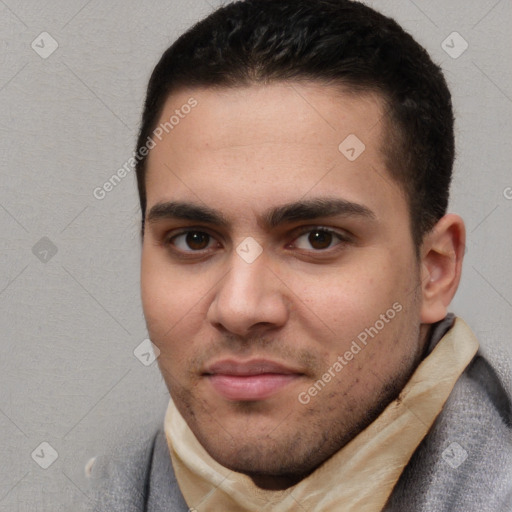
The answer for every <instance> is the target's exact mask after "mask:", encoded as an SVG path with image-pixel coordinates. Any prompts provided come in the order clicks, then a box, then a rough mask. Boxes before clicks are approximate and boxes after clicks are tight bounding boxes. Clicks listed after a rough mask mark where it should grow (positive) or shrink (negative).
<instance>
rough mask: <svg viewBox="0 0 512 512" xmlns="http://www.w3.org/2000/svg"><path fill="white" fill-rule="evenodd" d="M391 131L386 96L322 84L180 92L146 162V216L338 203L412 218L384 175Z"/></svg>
mask: <svg viewBox="0 0 512 512" xmlns="http://www.w3.org/2000/svg"><path fill="white" fill-rule="evenodd" d="M191 104H193V105H195V106H194V107H193V108H189V107H188V106H187V105H191ZM384 124H385V123H384V102H383V100H382V98H381V97H380V96H379V95H377V94H372V93H364V94H355V93H352V92H348V91H344V90H341V89H340V88H335V87H333V86H326V85H321V84H316V83H315V84H312V83H308V84H305V83H276V84H266V85H251V86H247V87H237V88H196V89H190V90H181V91H178V92H176V93H173V94H172V95H171V96H170V97H169V98H168V99H167V102H166V103H165V106H164V108H163V111H162V114H161V116H160V119H159V123H158V125H157V127H156V129H159V130H160V131H159V132H158V134H159V137H156V138H155V137H153V138H154V142H155V143H156V145H155V147H154V148H153V149H152V150H151V151H150V154H149V156H148V162H147V176H146V189H147V198H148V207H150V206H151V205H152V204H156V203H158V202H162V201H166V200H167V201H168V200H170V199H179V200H192V199H193V200H196V201H197V200H200V201H201V202H206V203H217V206H220V205H222V207H223V208H225V209H229V207H230V206H231V205H233V206H235V205H236V204H241V203H243V202H245V204H246V205H247V204H249V205H251V207H254V208H257V207H258V206H261V208H267V207H270V206H273V205H275V203H277V202H291V201H296V200H297V199H299V198H301V197H305V196H307V195H314V196H319V195H320V196H321V195H329V196H332V195H333V194H334V195H340V196H341V197H343V198H344V199H346V200H349V201H354V202H360V203H361V202H362V203H364V202H370V203H372V205H373V208H372V209H376V210H377V212H379V211H381V213H382V214H385V213H386V212H389V210H393V209H394V210H397V209H401V212H402V213H404V212H405V201H404V198H403V196H402V193H401V189H400V188H399V186H398V184H397V183H396V182H395V181H393V180H392V178H391V177H390V176H389V173H388V171H387V169H386V166H385V158H384V153H383V136H382V135H383V130H384ZM153 133H155V132H153ZM170 196H172V197H170Z"/></svg>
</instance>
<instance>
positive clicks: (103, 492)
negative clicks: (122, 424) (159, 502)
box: [86, 424, 159, 512]
mask: <svg viewBox="0 0 512 512" xmlns="http://www.w3.org/2000/svg"><path fill="white" fill-rule="evenodd" d="M158 432H159V429H158V426H157V425H156V424H154V425H152V426H151V428H149V429H142V428H139V429H138V430H136V431H134V432H132V433H131V434H129V435H128V436H126V437H123V439H122V440H120V441H118V442H116V443H115V444H113V445H110V446H108V447H107V448H106V449H105V451H104V452H103V453H101V454H98V455H97V456H96V457H95V458H94V459H92V460H91V461H90V462H89V463H88V468H87V470H86V471H87V473H88V476H89V492H88V494H89V495H90V497H91V503H90V506H91V507H90V509H89V510H90V512H100V511H101V512H102V511H106V510H108V511H110V512H116V511H123V512H136V511H137V512H138V511H141V510H145V503H146V500H147V492H148V485H149V476H150V467H151V462H152V459H153V451H154V446H155V442H156V439H157V435H158Z"/></svg>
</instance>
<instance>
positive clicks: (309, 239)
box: [294, 227, 349, 251]
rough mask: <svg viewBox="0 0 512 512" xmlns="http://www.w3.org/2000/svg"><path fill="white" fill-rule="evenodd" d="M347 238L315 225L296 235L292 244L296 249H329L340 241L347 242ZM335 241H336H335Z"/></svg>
mask: <svg viewBox="0 0 512 512" xmlns="http://www.w3.org/2000/svg"><path fill="white" fill-rule="evenodd" d="M348 241H349V240H348V238H347V237H345V236H343V235H342V234H341V233H338V232H337V231H333V230H332V229H328V228H324V227H317V228H314V229H311V228H310V229H308V230H307V231H305V232H304V233H303V234H302V235H300V236H299V237H297V238H296V239H295V242H294V246H295V247H297V248H298V249H306V250H310V249H313V250H315V251H324V250H326V249H330V248H331V247H334V246H336V245H339V244H340V243H341V242H348ZM336 242H337V243H336Z"/></svg>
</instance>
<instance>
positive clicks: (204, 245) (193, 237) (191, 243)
mask: <svg viewBox="0 0 512 512" xmlns="http://www.w3.org/2000/svg"><path fill="white" fill-rule="evenodd" d="M212 243H213V245H211V244H212ZM166 244H170V245H173V246H174V247H176V249H178V250H179V251H182V252H199V251H204V250H205V249H210V248H211V247H213V246H214V244H215V239H214V238H213V237H212V236H211V235H209V234H208V233H205V232H204V231H183V232H182V233H178V234H177V235H174V236H172V237H169V238H168V239H167V241H166Z"/></svg>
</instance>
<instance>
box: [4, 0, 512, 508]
mask: <svg viewBox="0 0 512 512" xmlns="http://www.w3.org/2000/svg"><path fill="white" fill-rule="evenodd" d="M368 3H369V4H370V5H372V6H373V7H375V8H377V9H380V10H382V11H383V12H385V13H386V14H388V15H390V16H392V17H395V18H396V19H397V20H398V21H399V22H400V23H401V24H402V25H403V26H404V27H405V28H406V29H407V30H408V31H410V32H411V33H412V34H413V35H414V36H415V37H416V38H417V40H418V41H419V42H420V43H422V44H423V45H424V46H425V47H426V48H427V49H428V50H429V52H430V53H431V55H432V57H433V59H434V60H435V61H436V62H438V63H439V64H440V65H441V66H442V67H443V69H444V71H445V73H446V77H447V80H448V82H449V84H450V86H451V89H452V93H453V100H454V105H455V111H456V117H457V127H456V133H457V148H458V149H457V152H458V157H457V162H456V169H455V178H454V183H453V189H452V196H451V205H450V210H451V211H453V212H457V213H459V214H460V215H462V217H463V218H464V219H465V221H466V226H467V233H468V242H467V254H466V260H465V266H464V272H463V279H462V283H461V286H460V288H459V291H458V294H457V296H456V298H455V300H454V302H453V303H452V307H451V310H452V311H454V312H455V313H456V314H458V315H460V316H462V317H463V318H465V319H466V321H467V322H468V323H469V325H470V326H471V327H472V328H473V330H474V332H475V333H476V334H477V336H478V337H479V338H480V340H481V344H482V345H483V346H484V347H488V350H489V351H490V352H491V353H492V356H491V357H492V358H493V360H494V361H495V363H496V364H497V365H498V366H500V367H501V368H506V364H507V361H510V360H511V359H512V356H511V343H510V341H511V335H510V332H511V330H512V265H511V257H510V255H511V254H512V230H511V225H512V172H511V164H510V162H512V144H511V143H510V140H511V138H512V123H511V114H512V85H511V84H512V45H511V44H510V26H512V3H510V2H509V1H507V0H501V1H498V0H471V1H468V0H451V1H450V2H445V1H444V0H428V1H425V0H388V1H385V2H384V1H374V2H368ZM215 5H216V4H215V2H214V1H213V0H192V1H191V0H169V1H167V2H161V1H157V0H152V1H143V2H138V1H135V0H123V1H121V0H112V1H109V2H99V1H98V0H88V1H87V0H67V1H64V0H52V1H50V0H38V1H35V0H25V1H20V2H15V1H14V0H0V34H1V38H0V112H1V115H0V130H1V137H0V154H1V155H2V157H1V162H0V166H1V182H0V226H1V251H0V269H1V270H0V311H1V317H0V329H1V332H2V336H1V338H0V436H1V437H0V439H1V456H2V457H1V464H0V475H1V478H0V511H2V512H3V511H5V512H13V511H20V512H21V511H23V512H35V511H49V510H52V511H54V512H55V511H61V510H62V511H69V510H73V511H75V510H79V509H80V506H81V504H82V503H84V502H86V501H87V496H86V492H85V489H86V488H87V485H86V483H87V482H86V475H85V471H84V467H85V465H86V463H87V462H88V461H89V459H91V457H94V455H95V454H97V453H100V452H101V451H103V450H104V449H105V448H106V447H107V446H108V445H109V443H111V442H115V440H116V439H119V437H120V436H123V435H125V434H126V433H128V432H130V430H131V429H132V428H133V427H134V426H135V425H138V426H140V425H143V426H145V425H147V426H148V428H150V426H151V425H154V424H155V421H156V422H158V421H160V420H161V418H162V417H163V413H164V410H165V407H166V404H167V401H168V393H167V390H166V388H165V385H164V383H163V380H162V378H161V376H160V374H159V370H158V367H157V365H156V363H155V362H154V363H153V364H151V365H148V366H146V365H145V364H144V358H143V357H141V358H140V359H139V358H137V357H136V355H135V354H139V353H140V351H143V349H144V345H142V348H141V349H139V351H138V350H137V347H139V345H140V344H141V343H144V340H145V339H146V338H147V332H146V329H145V324H144V318H143V315H142V311H141V304H140V297H139V260H140V243H139V224H138V223H139V210H138V198H137V193H136V188H135V176H134V175H133V173H129V174H128V175H127V176H126V177H125V178H124V179H123V180H121V181H120V183H119V184H118V185H117V186H115V187H114V188H113V189H112V190H111V191H109V192H108V193H105V195H104V197H102V198H97V197H95V194H94V190H95V189H97V188H98V187H102V186H103V184H104V183H105V182H106V181H107V180H108V179H109V178H110V177H111V176H112V175H113V174H114V173H115V172H116V171H117V170H118V169H119V168H121V167H122V166H123V164H124V163H125V162H126V161H127V160H128V159H129V158H130V157H131V156H132V152H133V150H134V149H135V148H134V145H135V138H136V135H137V131H138V123H139V118H140V115H141V108H142V103H143V99H144V94H145V88H146V85H147V80H148V78H149V74H150V72H151V70H152V68H153V66H154V65H155V64H156V62H157V61H158V59H159V57H160V55H161V53H162V52H163V50H164V49H165V48H167V47H168V46H169V44H170V43H171V42H172V41H173V40H174V39H175V38H176V37H177V35H178V34H180V33H181V32H182V31H183V30H185V29H186V28H187V27H188V26H190V25H191V24H192V23H193V22H194V21H195V20H197V19H199V18H200V17H202V16H204V15H206V14H207V13H209V12H210V11H211V10H212V9H213V8H214V7H215ZM454 32H457V34H454ZM443 42H444V43H443ZM466 45H467V49H465V51H463V50H464V48H465V47H466ZM96 196H99V194H98V193H96ZM134 351H135V354H134ZM509 384H511V383H510V382H509Z"/></svg>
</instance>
